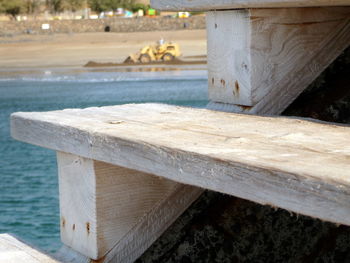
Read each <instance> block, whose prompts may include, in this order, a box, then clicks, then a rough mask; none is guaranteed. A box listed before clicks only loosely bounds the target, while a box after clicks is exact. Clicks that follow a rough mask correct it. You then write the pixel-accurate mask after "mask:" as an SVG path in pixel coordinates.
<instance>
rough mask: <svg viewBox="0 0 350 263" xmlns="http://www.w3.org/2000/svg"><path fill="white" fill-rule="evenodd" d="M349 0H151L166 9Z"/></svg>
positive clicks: (303, 4)
mask: <svg viewBox="0 0 350 263" xmlns="http://www.w3.org/2000/svg"><path fill="white" fill-rule="evenodd" d="M349 5H350V1H349V0H151V6H152V7H153V8H156V9H158V10H165V11H182V10H187V11H210V10H223V9H242V8H283V7H317V6H349Z"/></svg>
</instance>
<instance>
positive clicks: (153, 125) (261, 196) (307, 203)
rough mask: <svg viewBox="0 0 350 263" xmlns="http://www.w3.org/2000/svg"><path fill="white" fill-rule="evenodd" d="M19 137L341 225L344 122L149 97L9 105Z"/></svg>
mask: <svg viewBox="0 0 350 263" xmlns="http://www.w3.org/2000/svg"><path fill="white" fill-rule="evenodd" d="M11 125H12V136H13V137H14V138H16V139H18V140H22V141H25V142H28V143H32V144H36V145H39V146H43V147H47V148H51V149H54V150H59V151H65V152H70V153H74V154H76V155H79V156H84V157H85V158H90V159H94V160H100V161H103V162H107V163H111V164H115V165H120V166H123V167H127V168H131V169H135V170H139V171H142V172H146V173H152V174H155V175H158V176H162V177H165V178H168V179H171V180H174V181H177V182H180V183H184V184H190V185H195V186H199V187H202V188H206V189H211V190H214V191H219V192H223V193H227V194H231V195H235V196H238V197H241V198H245V199H248V200H252V201H255V202H258V203H262V204H271V205H275V206H278V207H282V208H285V209H289V210H291V211H294V212H297V213H301V214H305V215H309V216H313V217H317V218H321V219H324V220H328V221H333V222H336V223H342V224H347V225H350V202H349V193H350V188H349V184H350V162H349V160H350V143H349V140H348V138H349V136H350V128H349V126H344V127H343V126H336V125H332V124H327V123H316V122H311V121H307V120H300V119H293V118H279V117H275V118H272V117H259V116H251V115H240V114H232V113H231V114H229V113H224V112H215V111H210V110H204V109H191V108H183V107H176V106H167V105H158V104H140V105H123V106H113V107H102V108H88V109H84V110H79V109H76V110H64V111H53V112H46V113H15V114H13V115H12V117H11Z"/></svg>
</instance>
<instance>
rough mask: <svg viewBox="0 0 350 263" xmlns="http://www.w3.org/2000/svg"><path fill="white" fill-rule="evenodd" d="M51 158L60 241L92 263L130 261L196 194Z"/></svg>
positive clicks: (69, 158)
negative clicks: (56, 175)
mask: <svg viewBox="0 0 350 263" xmlns="http://www.w3.org/2000/svg"><path fill="white" fill-rule="evenodd" d="M57 160H58V172H59V189H60V213H61V238H62V241H63V243H64V244H66V245H67V246H69V247H71V248H73V249H74V250H76V251H78V252H80V253H82V254H83V255H85V256H87V257H89V258H92V259H95V260H97V259H101V258H102V257H106V258H109V259H110V260H112V259H113V260H116V262H133V260H135V259H137V257H139V256H140V255H141V254H142V253H143V252H144V251H145V250H146V249H147V248H148V247H149V246H150V245H151V244H152V243H153V242H154V241H155V240H156V239H157V238H158V237H159V236H160V234H162V233H163V231H165V230H166V229H167V227H168V226H169V225H170V224H171V223H172V222H173V221H174V220H175V219H176V218H177V217H178V216H179V215H180V214H181V213H182V212H183V211H184V210H185V209H186V208H187V207H188V206H189V205H190V204H191V203H192V202H193V201H194V200H195V199H196V198H197V197H198V196H199V194H200V193H201V192H202V190H200V189H199V188H197V187H192V186H185V185H182V184H179V183H176V182H173V181H170V180H166V179H161V178H159V177H157V176H154V175H150V174H145V173H142V172H138V171H135V170H130V169H126V168H122V167H119V166H114V165H111V164H107V163H103V162H99V161H94V160H91V159H86V158H83V157H80V156H76V155H72V154H67V153H61V152H58V153H57ZM184 191H185V193H186V194H185V195H183V194H184ZM104 262H109V260H106V261H104Z"/></svg>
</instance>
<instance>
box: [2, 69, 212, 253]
mask: <svg viewBox="0 0 350 263" xmlns="http://www.w3.org/2000/svg"><path fill="white" fill-rule="evenodd" d="M0 73H1V74H0V233H12V234H15V235H17V236H18V237H20V238H21V239H23V240H25V241H28V242H30V243H32V244H33V245H35V246H37V247H39V248H41V249H43V250H46V251H49V252H55V251H56V250H57V249H58V248H59V247H60V246H61V244H60V241H59V204H58V185H57V181H58V179H57V167H56V156H55V152H54V151H51V150H47V149H43V148H41V147H37V146H33V145H29V144H25V143H22V142H18V141H15V140H13V139H12V138H11V137H10V127H9V118H10V114H11V113H13V112H18V111H49V110H59V109H64V108H85V107H90V106H105V105H117V104H125V103H145V102H160V103H168V104H175V105H184V106H193V107H205V105H206V104H207V75H206V70H203V69H195V70H191V69H185V70H173V69H170V70H166V71H161V72H159V70H153V69H147V68H146V69H145V70H144V71H141V72H140V71H137V72H130V70H124V71H120V70H119V71H113V70H107V69H105V70H101V69H100V70H84V71H81V70H71V71H67V70H62V69H56V70H42V71H40V70H38V71H35V72H31V73H30V74H29V73H28V72H26V73H25V74H24V73H23V74H22V73H21V74H19V73H18V72H0Z"/></svg>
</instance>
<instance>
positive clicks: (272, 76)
mask: <svg viewBox="0 0 350 263" xmlns="http://www.w3.org/2000/svg"><path fill="white" fill-rule="evenodd" d="M207 31H208V71H209V74H208V76H209V79H208V81H209V99H210V100H211V101H212V102H214V103H227V104H235V105H239V106H244V107H241V108H238V110H239V111H242V112H250V113H255V114H256V113H258V114H279V113H281V112H282V111H283V110H284V109H285V108H286V107H288V105H289V104H290V103H292V102H293V100H294V99H295V98H296V97H297V96H298V95H299V94H300V93H301V92H302V91H303V90H304V89H305V88H306V87H307V86H308V85H309V84H311V83H312V81H313V80H314V79H316V77H318V76H319V74H320V73H321V72H322V71H323V70H324V69H325V68H326V67H327V66H328V65H329V64H330V63H331V62H332V61H333V60H334V59H335V58H336V57H337V56H338V55H339V54H340V53H341V52H342V51H343V50H344V49H345V48H346V47H348V46H349V44H350V7H342V8H338V7H328V8H289V9H249V10H230V11H217V12H209V13H208V15H207ZM245 106H248V107H245ZM250 107H251V108H250ZM209 108H213V107H212V106H210V105H209ZM216 109H219V108H216Z"/></svg>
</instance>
